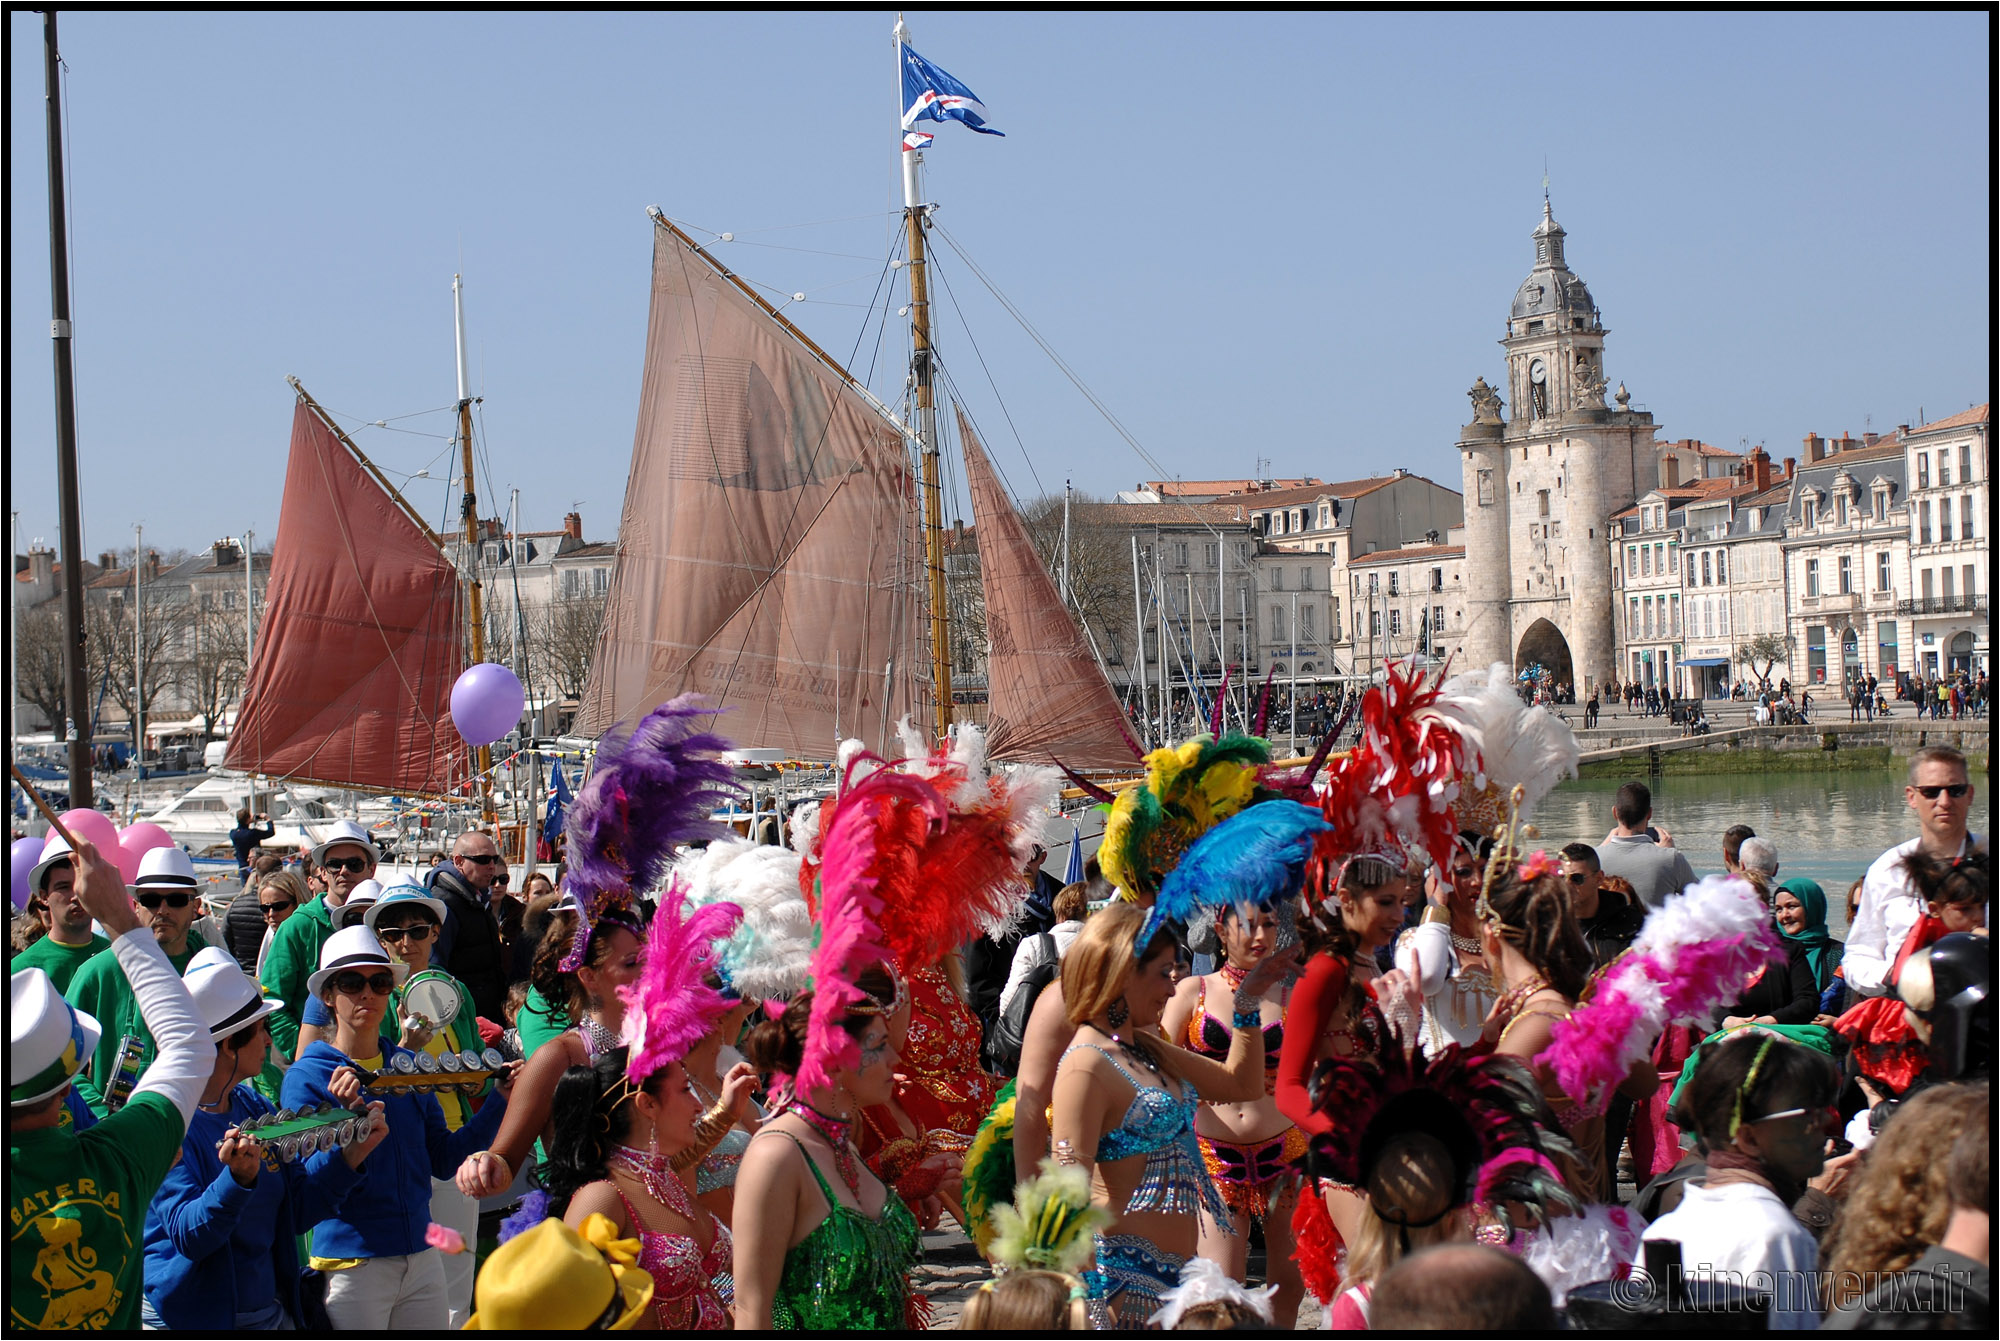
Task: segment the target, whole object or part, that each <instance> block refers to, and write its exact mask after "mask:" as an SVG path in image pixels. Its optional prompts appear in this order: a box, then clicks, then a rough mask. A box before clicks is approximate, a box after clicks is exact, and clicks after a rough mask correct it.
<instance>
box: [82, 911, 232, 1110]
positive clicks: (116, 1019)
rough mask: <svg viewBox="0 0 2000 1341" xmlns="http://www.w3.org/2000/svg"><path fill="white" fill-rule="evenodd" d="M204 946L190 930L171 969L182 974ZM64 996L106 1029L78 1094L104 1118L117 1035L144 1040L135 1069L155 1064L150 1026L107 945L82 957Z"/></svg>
mask: <svg viewBox="0 0 2000 1341" xmlns="http://www.w3.org/2000/svg"><path fill="white" fill-rule="evenodd" d="M201 948H203V941H202V939H201V935H200V933H199V932H193V931H190V932H189V933H188V939H187V949H185V950H183V951H181V952H180V953H179V954H177V955H169V956H167V962H168V963H170V964H172V965H173V966H174V972H175V973H186V972H187V966H188V961H189V960H191V959H193V958H194V955H195V951H197V950H199V949H201ZM63 997H64V999H65V1000H67V1001H68V1002H69V1003H70V1005H72V1006H75V1007H76V1008H77V1009H78V1010H80V1011H83V1012H84V1013H85V1014H87V1015H89V1016H91V1017H92V1018H93V1019H95V1020H96V1021H97V1023H98V1024H99V1026H101V1027H102V1028H103V1030H104V1033H103V1035H102V1036H101V1037H99V1039H98V1040H97V1051H96V1053H94V1054H93V1055H92V1057H91V1062H90V1075H89V1078H88V1079H86V1078H85V1077H83V1076H81V1075H79V1076H78V1077H77V1086H76V1089H77V1093H79V1094H81V1095H82V1096H83V1097H84V1099H85V1100H86V1101H87V1102H88V1103H89V1104H90V1107H91V1111H92V1112H94V1113H96V1114H97V1116H99V1117H103V1116H104V1115H105V1113H106V1112H107V1111H108V1109H107V1106H106V1105H105V1102H104V1093H103V1092H104V1087H105V1085H106V1084H108V1083H109V1078H110V1075H111V1067H112V1063H114V1062H115V1061H116V1060H117V1059H118V1040H119V1039H121V1038H123V1037H124V1036H125V1035H127V1034H136V1035H137V1036H138V1037H139V1038H140V1039H141V1040H142V1041H143V1043H144V1047H143V1048H141V1049H140V1053H139V1069H140V1072H141V1073H142V1074H143V1073H144V1071H145V1068H147V1067H149V1066H151V1065H152V1064H153V1056H154V1054H155V1053H156V1052H157V1051H158V1049H157V1048H156V1047H155V1046H154V1044H153V1033H152V1030H150V1029H148V1028H147V1027H146V1020H145V1017H144V1016H143V1015H141V1014H140V1013H139V1001H138V998H136V997H134V996H133V995H132V984H131V983H129V982H127V981H126V980H125V969H124V966H123V965H121V964H120V963H119V962H118V955H117V953H116V952H115V951H113V950H111V949H110V948H109V947H108V946H107V947H106V948H105V949H104V950H103V951H102V952H101V953H99V954H96V955H93V956H92V957H91V958H90V959H89V960H87V961H85V963H84V965H83V967H82V968H80V969H78V970H77V971H76V976H75V977H73V978H71V979H70V981H69V988H68V989H67V990H66V991H64V993H63Z"/></svg>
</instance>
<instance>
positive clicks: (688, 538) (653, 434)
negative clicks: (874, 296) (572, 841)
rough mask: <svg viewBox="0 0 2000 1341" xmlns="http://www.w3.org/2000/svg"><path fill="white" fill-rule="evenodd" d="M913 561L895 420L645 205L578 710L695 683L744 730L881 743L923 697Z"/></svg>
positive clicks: (635, 709)
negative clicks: (614, 497)
mask: <svg viewBox="0 0 2000 1341" xmlns="http://www.w3.org/2000/svg"><path fill="white" fill-rule="evenodd" d="M922 572H923V543H922V537H921V535H920V533H919V531H918V528H917V511H916V491H915V484H914V479H913V476H912V472H911V469H910V465H909V459H908V455H907V453H906V452H905V449H904V446H903V439H902V435H901V433H900V432H899V431H898V430H897V428H896V427H895V426H894V425H893V424H891V423H890V422H889V421H888V420H887V419H885V418H884V416H883V415H882V414H881V413H880V412H879V411H878V410H877V409H876V408H875V407H874V406H873V405H872V404H871V403H870V402H869V400H868V399H867V398H866V397H865V396H864V395H863V394H862V393H861V392H859V391H857V390H856V389H855V387H854V386H853V385H852V383H851V381H850V380H849V379H848V378H847V376H846V374H845V373H844V372H842V371H841V370H840V369H839V368H837V367H836V366H834V365H833V364H832V362H831V360H829V359H827V358H826V357H825V356H824V355H822V354H820V353H819V352H818V351H817V350H815V349H812V348H809V347H808V346H807V345H806V344H805V343H804V342H803V341H802V339H801V338H800V337H799V336H798V335H797V334H796V333H795V332H794V331H793V330H792V329H791V328H790V327H789V326H787V325H786V324H784V323H783V322H781V321H780V320H778V319H777V318H776V317H775V316H774V315H773V314H772V313H771V312H770V311H768V310H767V309H766V308H764V307H763V306H761V305H760V304H759V303H758V302H757V301H756V300H755V299H754V298H752V297H751V295H750V294H749V293H748V292H746V291H745V290H744V289H743V288H742V287H740V286H739V285H738V284H737V283H735V282H734V281H732V279H731V278H730V277H729V276H728V275H727V274H726V273H724V272H723V271H721V270H720V269H719V268H717V267H716V266H715V265H714V264H713V263H712V262H711V261H710V260H709V259H708V257H707V256H706V254H705V253H703V252H702V251H701V250H700V249H699V248H697V247H695V246H694V245H693V244H692V243H691V242H689V241H688V240H687V239H686V238H685V237H684V236H682V235H681V234H679V232H678V231H677V230H675V229H674V228H673V227H672V226H671V225H669V224H667V223H665V222H664V221H660V222H659V223H658V225H657V226H656V227H655V229H654V242H653V303H652V315H651V317H650V320H649V322H648V326H647V332H646V369H645V375H644V380H643V382H642V385H641V389H640V397H639V424H638V430H637V432H636V434H635V435H634V438H633V443H632V470H631V475H630V478H629V479H628V481H627V483H626V487H625V509H624V514H623V517H622V519H621V520H620V522H619V527H618V557H617V561H616V565H615V566H614V568H613V570H612V576H611V590H610V595H609V599H608V601H607V603H606V608H605V614H604V625H603V628H602V630H601V631H600V633H599V635H598V643H597V654H596V657H595V658H594V660H593V662H592V666H591V672H590V682H589V684H588V686H587V687H586V688H585V690H584V695H583V701H582V705H581V711H580V713H579V715H578V720H577V725H576V729H577V730H578V731H580V732H583V733H585V734H588V735H598V734H601V733H602V732H604V731H606V730H607V729H610V728H612V727H614V726H617V725H619V724H621V723H622V724H626V725H630V724H631V723H634V722H636V721H637V720H638V719H639V718H640V717H641V716H643V715H644V714H645V713H646V712H648V711H649V710H651V709H652V708H654V707H655V706H657V705H658V704H660V703H661V702H663V701H665V700H666V699H669V698H673V697H675V696H676V695H679V694H682V693H686V692H688V691H690V690H699V691H700V692H702V693H704V694H707V695H708V696H709V697H710V698H712V699H713V700H715V702H716V703H717V704H718V705H719V706H721V707H723V708H727V709H730V710H731V711H729V712H728V713H727V714H726V715H724V716H722V717H720V718H719V719H718V721H717V723H716V729H717V730H719V731H721V732H723V733H724V734H726V735H728V736H729V737H731V738H732V739H734V740H736V741H738V742H740V743H741V744H743V745H745V746H757V747H767V748H777V749H783V750H786V751H787V752H789V753H791V754H793V755H795V756H799V757H805V758H817V759H826V758H832V757H833V754H834V751H835V750H836V748H837V747H838V744H839V741H840V739H841V738H842V737H844V736H858V737H860V738H861V739H862V740H864V741H866V742H867V743H868V744H869V746H870V747H871V748H881V747H883V746H885V745H886V744H887V743H888V742H889V741H891V740H893V738H894V737H893V735H892V730H893V724H894V722H895V719H896V718H898V717H900V716H902V715H903V714H905V713H910V714H912V715H914V716H916V717H917V719H918V720H923V714H924V713H925V711H926V707H927V702H928V700H927V699H926V698H920V697H919V694H920V690H921V689H922V688H925V687H927V686H928V683H929V675H928V674H927V673H924V671H923V668H922V667H921V666H920V665H919V663H918V661H917V660H916V659H917V658H918V657H921V656H923V655H925V653H924V652H923V651H922V650H921V648H922V644H921V642H920V639H922V638H923V637H924V627H923V624H922V609H921V606H920V604H919V602H918V600H917V599H916V596H915V593H916V591H917V584H918V582H919V581H920V580H921V577H922Z"/></svg>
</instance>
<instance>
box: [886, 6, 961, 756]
mask: <svg viewBox="0 0 2000 1341" xmlns="http://www.w3.org/2000/svg"><path fill="white" fill-rule="evenodd" d="M908 38H909V30H908V29H906V28H905V27H904V26H903V21H902V19H901V18H900V17H899V18H898V19H897V20H896V87H897V90H898V92H899V94H900V91H901V89H902V71H903V44H904V43H905V42H906V41H907V40H908ZM898 101H899V103H900V97H899V99H898ZM900 110H901V108H900V106H899V107H898V111H900ZM900 152H901V155H902V160H903V222H904V226H905V228H906V229H907V230H908V234H909V243H910V264H909V270H910V387H911V391H912V394H913V395H914V396H915V398H916V399H915V404H916V411H917V413H916V423H915V424H914V425H913V427H914V428H915V429H916V436H917V451H918V457H919V462H920V465H921V467H922V472H923V476H922V478H923V490H924V519H923V521H924V573H925V576H926V577H927V578H928V579H929V582H930V598H931V621H930V622H931V690H932V695H933V697H934V698H935V700H936V712H935V714H934V716H933V718H932V721H933V727H934V730H935V732H936V740H937V742H938V743H939V744H940V745H942V744H943V742H944V739H945V737H946V736H947V735H948V734H950V731H951V630H950V628H949V627H948V626H947V623H946V620H947V618H948V616H947V613H946V605H945V591H944V495H943V491H942V490H941V489H940V488H939V485H938V437H937V398H936V393H935V386H934V382H935V378H934V373H935V364H936V360H935V358H934V357H933V354H932V350H931V306H930V288H929V283H928V276H927V275H926V273H925V269H924V228H925V226H926V223H927V222H928V220H929V216H930V210H929V208H928V207H927V206H925V205H924V204H923V194H922V191H921V190H920V189H919V187H918V184H917V183H918V174H919V170H920V169H921V167H922V165H923V157H924V156H923V151H922V150H920V149H913V148H911V147H910V146H909V145H908V144H907V143H902V144H901V145H900Z"/></svg>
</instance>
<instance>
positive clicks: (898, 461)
mask: <svg viewBox="0 0 2000 1341" xmlns="http://www.w3.org/2000/svg"><path fill="white" fill-rule="evenodd" d="M907 36H908V34H907V30H906V29H905V28H904V27H903V25H902V24H901V23H900V22H899V23H898V24H897V28H896V40H897V47H898V64H899V68H901V69H902V70H903V71H904V75H905V97H904V103H905V105H906V106H908V107H910V109H911V110H910V111H909V112H908V113H906V115H905V125H904V129H905V130H907V128H908V125H909V123H910V122H911V121H912V120H914V119H916V118H918V117H920V116H930V117H931V118H932V119H936V120H945V119H961V120H967V121H968V124H973V125H974V127H975V128H984V127H983V121H982V120H981V119H980V116H979V115H978V114H977V113H972V112H967V111H965V110H963V109H964V108H966V107H967V106H968V105H969V106H970V107H974V108H976V107H977V104H976V102H975V101H972V100H971V99H970V94H969V91H968V90H964V88H963V86H962V85H958V84H956V81H951V80H950V79H949V76H944V77H943V78H944V80H945V81H946V82H947V83H948V84H949V85H950V89H947V90H946V95H945V96H940V94H939V92H938V89H937V87H936V86H935V84H933V85H932V86H931V87H930V88H929V89H927V90H926V89H923V88H921V87H919V86H913V85H912V83H911V78H912V76H911V72H912V70H913V69H918V70H921V71H927V72H930V73H932V74H941V72H937V71H936V70H935V67H931V66H929V65H928V64H927V63H925V62H923V61H922V59H921V58H920V57H916V56H915V53H914V52H912V51H910V49H909V47H908V45H907ZM951 89H955V90H957V92H955V93H953V92H951V91H950V90H951ZM913 91H914V93H915V96H914V97H913V96H912V94H913ZM954 105H955V106H954ZM926 106H930V107H934V108H936V109H938V110H934V111H930V112H926V111H923V110H922V108H924V107H926ZM928 139H929V137H928V136H922V135H915V136H907V137H905V138H904V139H903V141H902V150H901V153H902V163H903V186H904V216H905V222H906V226H907V230H908V232H907V236H908V248H909V253H908V266H907V269H908V273H909V277H910V278H909V284H910V304H909V312H910V317H911V345H912V356H911V368H910V382H909V385H910V388H911V392H912V396H911V408H912V411H913V413H912V416H911V419H910V421H909V422H905V421H904V420H903V419H901V418H899V417H898V416H897V415H896V414H895V413H894V412H892V411H891V410H890V409H889V408H888V407H886V406H884V405H883V404H882V403H881V402H880V401H878V400H877V399H876V398H875V397H874V396H872V395H870V394H869V392H868V390H867V389H866V387H864V386H863V385H862V384H861V383H860V382H858V381H857V380H856V379H855V378H854V377H853V375H852V374H850V373H849V372H848V371H847V370H846V369H845V368H843V367H842V366H841V365H840V363H839V362H838V361H836V360H835V359H834V358H833V357H832V356H830V355H829V354H827V353H826V351H825V350H823V349H821V348H820V347H819V346H818V345H817V344H815V343H814V342H813V341H812V340H811V339H810V338H809V337H808V336H806V335H805V334H804V333H803V332H802V331H800V330H799V329H798V328H797V327H796V326H794V325H793V324H792V323H791V322H789V321H787V320H786V319H785V318H784V317H783V316H782V315H781V314H780V313H779V312H778V311H777V310H776V309H775V308H774V307H772V305H771V304H769V303H768V302H765V301H764V299H763V298H762V297H761V296H759V295H758V294H757V292H756V291H755V289H753V288H752V287H751V286H750V285H749V284H747V283H746V282H744V281H743V280H742V279H741V278H739V277H738V276H736V275H735V274H733V273H732V272H731V271H730V270H729V269H728V268H727V267H726V266H724V265H723V264H722V263H721V262H719V261H718V260H717V259H716V258H715V257H714V256H713V255H711V254H710V253H709V252H707V251H706V250H704V249H703V248H702V247H701V246H700V245H699V244H698V243H696V242H695V241H694V240H693V239H692V238H690V237H689V236H688V235H687V234H686V233H684V232H683V231H681V229H679V228H678V227H676V226H675V225H674V224H673V223H672V222H671V221H670V220H669V219H668V218H667V217H666V216H665V214H664V213H663V212H661V211H660V209H659V208H658V207H657V206H655V207H653V208H652V209H651V210H649V211H648V213H649V214H650V215H651V216H652V219H653V222H654V238H653V297H652V310H651V316H650V318H649V321H648V326H647V338H646V363H645V372H644V375H643V379H642V382H641V390H640V400H639V422H638V428H637V431H636V433H635V435H634V439H633V446H632V468H631V473H630V476H629V482H628V484H627V487H626V493H625V505H624V512H623V515H622V518H621V520H620V524H619V531H618V553H617V557H616V560H615V564H614V567H613V569H612V576H611V586H610V592H609V597H608V600H607V605H606V610H605V618H604V625H603V628H602V630H601V632H600V634H599V637H598V645H597V654H596V657H595V659H594V661H593V664H592V668H591V675H590V680H589V684H588V686H587V688H586V689H585V692H584V696H583V700H582V709H581V713H580V715H579V719H578V723H577V729H578V730H579V732H581V733H582V734H586V735H593V736H595V735H601V734H602V733H603V732H605V731H607V730H610V729H612V728H614V727H616V726H618V725H620V724H630V723H632V722H635V721H637V720H638V719H639V718H640V717H641V716H643V715H644V714H645V713H646V712H648V711H650V710H651V709H652V708H654V707H656V706H657V705H658V704H660V703H662V702H664V701H665V700H667V699H669V698H673V697H675V696H677V695H679V694H683V693H686V692H689V691H700V692H702V693H705V694H707V695H709V697H710V698H711V699H713V700H714V701H715V702H716V704H717V707H718V709H719V710H722V711H726V712H727V713H728V714H729V715H728V717H727V718H726V719H724V721H723V722H722V723H721V724H720V729H722V730H723V731H725V732H726V733H727V734H729V735H731V736H733V737H735V738H736V739H738V740H740V741H743V742H744V743H745V744H746V745H749V746H752V747H761V748H768V749H774V750H778V751H782V752H783V753H784V754H786V755H789V756H790V757H792V758H797V759H822V760H823V759H830V758H832V757H833V755H834V753H835V751H836V749H837V748H838V743H839V741H840V740H841V739H843V738H845V737H858V738H859V739H861V740H862V741H864V742H865V743H867V744H868V745H869V746H870V747H871V748H874V749H877V750H882V749H886V747H887V745H888V743H889V742H890V741H891V740H893V739H894V738H895V734H894V724H895V722H896V720H897V719H898V718H900V717H903V716H905V715H908V716H910V717H912V718H914V719H916V720H919V721H922V720H925V719H928V720H929V721H930V723H931V724H932V726H933V728H934V730H935V732H936V735H937V737H938V738H942V737H943V736H944V735H945V734H946V733H947V732H948V731H949V729H950V724H951V719H952V701H951V691H950V674H951V672H950V663H949V661H948V659H947V648H948V647H949V639H948V638H947V637H946V629H945V619H946V613H945V611H946V602H945V597H944V562H943V522H942V506H941V499H940V490H939V485H938V474H939V472H938V441H937V431H936V405H935V401H934V399H933V385H934V379H933V371H934V369H933V362H934V352H933V348H932V344H931V329H930V313H929V302H928V294H927V287H926V274H925V266H924V254H925V251H924V249H925V241H926V239H925V230H926V228H927V227H928V226H929V224H928V220H929V212H930V211H929V208H928V206H926V205H925V204H924V203H923V200H922V193H921V188H920V166H921V161H922V150H921V147H920V146H921V144H922V143H924V142H927V141H928ZM912 141H916V142H917V143H916V144H913V143H912ZM959 422H960V428H961V431H960V440H961V442H962V444H963V446H964V455H965V462H966V475H967V479H968V481H969V483H970V486H971V493H972V500H973V507H974V512H975V519H976V522H977V525H976V528H975V534H976V537H977V542H978V545H979V552H980V566H981V580H982V584H983V587H984V593H985V598H986V610H987V621H988V632H989V637H990V641H991V646H990V649H989V684H990V686H991V689H990V693H989V712H990V715H989V721H990V727H991V729H990V732H989V737H988V739H989V746H990V749H991V752H992V755H993V757H995V758H999V759H1006V760H1021V761H1027V760H1033V761H1038V762H1048V761H1050V760H1051V759H1055V760H1060V761H1061V762H1064V763H1068V764H1071V765H1072V766H1075V767H1089V768H1126V769H1129V768H1130V766H1131V765H1132V763H1133V761H1134V760H1135V759H1136V758H1137V757H1138V754H1139V749H1138V746H1137V744H1136V742H1135V741H1134V740H1133V738H1132V734H1131V731H1130V729H1129V728H1128V727H1127V725H1126V720H1125V716H1124V713H1123V711H1122V710H1121V709H1120V707H1119V705H1118V701H1117V697H1116V695H1115V693H1114V692H1113V690H1112V688H1111V685H1110V682H1109V680H1107V679H1106V678H1105V675H1104V672H1103V670H1102V669H1101V668H1100V667H1099V666H1098V664H1097V662H1096V660H1095V658H1094V657H1093V656H1092V655H1091V653H1090V650H1089V648H1088V646H1087V644H1086V643H1085V640H1084V638H1083V636H1082V635H1081V634H1080V633H1079V631H1078V629H1077V625H1076V622H1075V620H1074V619H1073V617H1072V616H1071V615H1070V613H1069V610H1068V609H1067V607H1066V606H1065V605H1064V604H1063V602H1062V599H1061V597H1060V595H1059V594H1058V593H1057V591H1056V589H1055V585H1054V583H1053V581H1052V580H1051V579H1050V577H1049V575H1048V572H1047V570H1046V569H1045V568H1043V566H1042V564H1041V561H1040V559H1039V558H1038V557H1037V556H1036V553H1035V550H1034V547H1033V544H1032V542H1031V541H1030V540H1029V538H1028V534H1027V530H1026V527H1025V524H1024V523H1023V522H1022V520H1021V518H1020V515H1019V513H1018V512H1017V511H1016V510H1015V508H1014V505H1013V503H1012V502H1011V501H1010V500H1009V499H1008V498H1007V496H1006V494H1005V492H1004V490H1003V489H1002V488H1001V487H1000V485H999V482H998V480H997V479H996V477H995V475H994V472H993V469H992V465H991V463H990V462H989V461H988V460H987V459H986V455H985V453H984V451H983V450H982V449H981V448H980V446H979V444H978V441H977V438H976V437H975V436H974V434H973V433H972V431H971V427H970V425H969V424H968V423H967V422H966V421H965V419H964V416H963V414H962V413H961V415H960V417H959Z"/></svg>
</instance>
